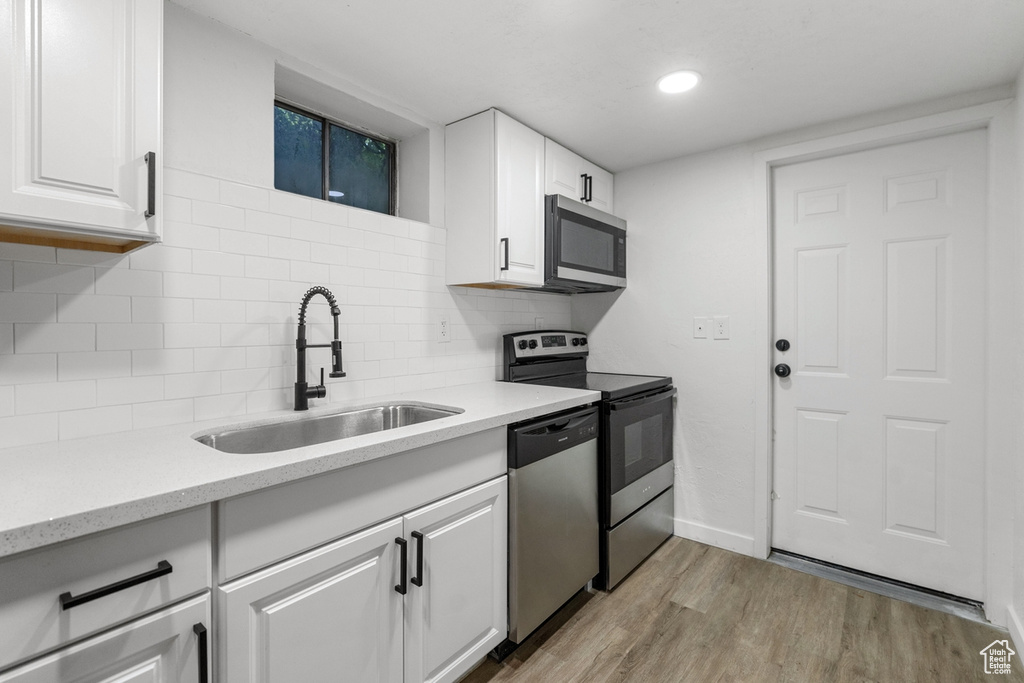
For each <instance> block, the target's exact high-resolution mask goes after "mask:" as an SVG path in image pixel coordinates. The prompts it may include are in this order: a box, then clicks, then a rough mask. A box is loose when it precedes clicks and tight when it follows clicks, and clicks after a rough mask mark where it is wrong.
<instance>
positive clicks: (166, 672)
mask: <svg viewBox="0 0 1024 683" xmlns="http://www.w3.org/2000/svg"><path fill="white" fill-rule="evenodd" d="M209 626H210V600H209V596H207V595H203V596H201V597H198V598H193V599H191V600H188V601H186V602H183V603H180V604H178V605H175V606H174V607H168V608H167V609H165V610H161V611H159V612H157V613H156V614H151V615H149V616H148V617H143V618H142V619H138V620H136V621H133V622H130V623H128V624H126V625H125V626H121V627H119V628H114V629H111V630H109V631H107V632H105V633H101V634H100V635H98V636H94V637H92V638H88V639H86V640H84V641H82V642H80V643H77V644H75V645H70V646H68V647H65V648H62V649H60V650H57V651H56V652H54V653H53V654H50V655H47V656H45V657H41V658H39V659H36V660H34V661H32V662H29V663H28V664H25V665H23V666H20V667H17V668H15V669H12V670H10V671H8V672H7V673H5V674H0V683H67V681H76V682H80V681H88V683H198V681H205V680H209V676H208V671H207V670H204V671H203V672H202V675H201V673H200V668H199V667H200V666H201V665H202V664H203V663H207V662H208V657H209V647H210V643H209V638H208V634H209V632H208V630H207V629H208V628H209ZM200 634H202V635H200ZM204 645H205V647H206V648H207V650H206V656H205V657H201V653H200V649H201V647H202V646H204Z"/></svg>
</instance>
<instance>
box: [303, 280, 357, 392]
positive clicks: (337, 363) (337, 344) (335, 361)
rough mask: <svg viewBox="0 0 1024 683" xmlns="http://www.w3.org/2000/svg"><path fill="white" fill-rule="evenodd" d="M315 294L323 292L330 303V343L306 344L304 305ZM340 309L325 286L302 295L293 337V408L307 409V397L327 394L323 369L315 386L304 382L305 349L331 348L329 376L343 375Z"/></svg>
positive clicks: (313, 288)
mask: <svg viewBox="0 0 1024 683" xmlns="http://www.w3.org/2000/svg"><path fill="white" fill-rule="evenodd" d="M317 294H323V296H324V298H325V299H327V303H329V304H330V305H331V315H332V316H333V317H334V340H333V341H332V342H331V343H330V344H307V343H306V307H307V306H309V300H310V299H312V298H313V297H314V296H316V295H317ZM340 315H341V310H340V309H339V308H338V302H337V301H336V300H335V299H334V295H333V294H331V290H329V289H327V288H326V287H321V286H319V285H318V286H316V287H310V288H309V291H307V292H306V294H305V296H303V297H302V305H301V306H300V307H299V334H298V336H297V337H296V338H295V348H296V350H297V351H298V358H297V359H296V361H295V410H309V399H311V398H323V397H324V396H326V395H327V387H326V386H325V385H324V369H323V368H320V384H318V385H316V386H315V387H311V386H309V384H308V383H307V382H306V349H316V348H327V347H330V348H331V377H344V376H345V373H344V371H343V370H342V368H341V340H340V339H338V316H340Z"/></svg>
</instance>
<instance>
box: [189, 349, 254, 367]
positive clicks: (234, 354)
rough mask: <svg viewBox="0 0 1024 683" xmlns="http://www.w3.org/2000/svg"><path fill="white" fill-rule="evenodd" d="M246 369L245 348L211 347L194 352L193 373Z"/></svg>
mask: <svg viewBox="0 0 1024 683" xmlns="http://www.w3.org/2000/svg"><path fill="white" fill-rule="evenodd" d="M246 367H248V366H247V365H246V348H245V347H242V346H238V347H234V348H224V347H220V346H217V347H212V348H205V349H196V350H195V371H196V372H210V371H214V370H244V369H245V368H246Z"/></svg>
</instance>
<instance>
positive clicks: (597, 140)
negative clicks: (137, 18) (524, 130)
mask: <svg viewBox="0 0 1024 683" xmlns="http://www.w3.org/2000/svg"><path fill="white" fill-rule="evenodd" d="M174 2H175V3H176V4H178V5H181V6H183V7H186V8H188V9H191V10H193V11H194V12H196V13H198V14H201V15H204V16H208V17H212V18H214V19H216V20H218V21H220V22H222V23H224V24H227V25H229V26H232V27H234V28H237V29H238V30H240V31H242V32H244V33H246V34H249V35H251V36H253V37H254V38H256V39H257V40H259V41H261V42H263V43H266V44H268V45H270V46H273V47H275V48H277V49H279V50H281V51H283V52H285V53H288V54H290V55H292V56H294V57H297V58H299V59H300V60H303V61H305V62H307V63H309V64H312V65H314V66H317V67H319V68H322V69H324V70H326V71H328V72H331V73H334V74H336V75H338V76H340V77H343V78H345V79H347V80H349V81H351V82H353V83H356V84H358V85H359V86H361V87H363V88H365V89H367V90H369V91H371V92H375V93H378V94H380V95H381V96H383V97H385V98H386V99H387V100H390V101H391V102H394V103H395V104H397V105H401V106H402V107H405V108H407V109H409V110H411V111H414V112H417V113H418V114H419V115H421V116H423V117H424V118H426V119H428V120H431V121H436V122H438V123H449V122H451V121H455V120H458V119H460V118H463V117H465V116H468V115H470V114H474V113H476V112H478V111H481V110H483V109H487V108H488V107H498V108H499V109H501V110H503V111H505V112H506V113H507V114H509V115H511V116H513V117H514V118H517V119H519V120H520V121H522V122H523V123H525V124H527V125H529V126H531V127H532V128H535V129H536V130H538V131H540V132H542V133H544V134H545V135H547V136H549V137H551V138H554V139H555V140H557V141H558V142H560V143H562V144H563V145H565V146H567V147H569V148H571V149H573V150H575V151H576V152H578V153H580V154H582V155H583V156H585V157H588V158H590V159H591V160H592V161H594V162H596V163H598V164H599V165H601V166H604V167H605V168H607V169H608V170H610V171H612V172H618V171H622V170H625V169H627V168H632V167H634V166H639V165H644V164H648V163H652V162H656V161H661V160H664V159H670V158H674V157H678V156H682V155H685V154H691V153H694V152H699V151H703V150H708V149H714V148H718V147H722V146H726V145H730V144H736V143H739V142H743V141H747V140H752V139H756V138H759V137H763V136H766V135H771V134H775V133H780V132H783V131H787V130H793V129H796V128H801V127H804V126H808V125H813V124H818V123H823V122H826V121H831V120H836V119H841V118H846V117H849V116H853V115H856V114H861V113H867V112H874V111H880V110H883V109H888V108H892V107H897V106H902V105H906V104H911V103H917V102H923V101H926V100H932V99H937V98H941V97H945V96H948V95H953V94H959V93H964V92H969V91H975V90H982V89H986V88H990V87H994V86H999V85H1005V84H1007V83H1010V82H1012V81H1013V80H1014V78H1015V76H1016V74H1017V73H1018V71H1019V69H1020V68H1021V65H1022V63H1024V1H1022V0H853V1H851V0H500V1H491V0H347V1H346V0H287V1H286V0H174ZM677 69H693V70H696V71H698V72H700V73H701V74H702V75H703V78H704V81H703V83H702V84H701V85H700V87H699V88H697V89H696V90H694V91H692V92H690V93H686V94H681V95H673V96H667V95H664V94H662V93H660V92H659V91H658V90H657V89H656V87H655V82H656V81H657V79H658V78H659V77H661V76H662V75H664V74H666V73H668V72H670V71H674V70H677Z"/></svg>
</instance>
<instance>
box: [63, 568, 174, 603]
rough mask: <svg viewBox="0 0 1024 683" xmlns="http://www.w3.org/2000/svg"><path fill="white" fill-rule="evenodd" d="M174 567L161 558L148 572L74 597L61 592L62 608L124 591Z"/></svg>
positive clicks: (168, 572)
mask: <svg viewBox="0 0 1024 683" xmlns="http://www.w3.org/2000/svg"><path fill="white" fill-rule="evenodd" d="M173 569H174V568H173V567H171V563H170V562H168V561H167V560H160V561H159V562H157V563H156V569H150V570H149V571H148V572H142V573H141V574H137V575H136V576H131V577H129V578H127V579H123V580H121V581H117V582H116V583H112V584H110V585H108V586H103V587H102V588H97V589H96V590H91V591H89V592H88V593H82V594H81V595H79V596H78V597H74V596H73V595H71V593H70V592H65V593H61V594H60V608H61V609H71V608H72V607H77V606H78V605H83V604H85V603H87V602H92V601H93V600H97V599H99V598H102V597H106V596H108V595H110V594H111V593H116V592H118V591H123V590H124V589H125V588H131V587H132V586H137V585H139V584H140V583H145V582H146V581H150V580H152V579H155V578H158V577H161V576H164V575H165V574H170V573H171V571H173Z"/></svg>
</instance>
